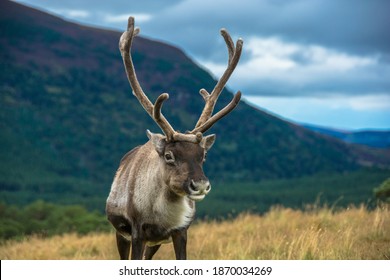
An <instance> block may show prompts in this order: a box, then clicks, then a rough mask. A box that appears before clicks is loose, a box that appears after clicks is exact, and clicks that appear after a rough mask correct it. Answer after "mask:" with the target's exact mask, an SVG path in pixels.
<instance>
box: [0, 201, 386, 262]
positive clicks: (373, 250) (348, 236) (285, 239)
mask: <svg viewBox="0 0 390 280" xmlns="http://www.w3.org/2000/svg"><path fill="white" fill-rule="evenodd" d="M114 235H115V234H114V233H99V234H97V233H96V234H89V235H85V236H78V235H76V234H66V235H63V236H54V237H51V238H46V239H45V238H39V237H28V238H26V239H25V240H22V241H7V242H5V243H3V244H2V245H1V246H0V258H1V259H2V260H5V259H55V260H56V259H89V260H90V259H99V260H100V259H117V258H118V255H117V251H116V246H115V238H114ZM173 258H174V253H173V247H172V244H167V245H163V246H162V247H161V248H160V250H159V251H158V252H157V254H156V255H155V259H173ZM188 258H189V259H225V260H227V259H283V260H285V259H287V260H288V259H329V260H340V259H390V210H389V209H388V208H385V207H382V208H377V209H376V210H373V211H368V210H366V208H365V207H360V208H351V209H346V210H341V211H337V212H333V211H331V209H328V208H320V209H315V207H313V208H312V209H308V210H306V211H299V210H292V209H286V208H273V209H272V210H270V211H269V212H268V213H266V214H265V215H262V216H258V215H252V214H241V215H240V216H238V217H237V218H235V219H234V220H230V221H222V222H216V221H209V222H199V223H196V224H194V225H192V226H191V228H190V230H189V238H188Z"/></svg>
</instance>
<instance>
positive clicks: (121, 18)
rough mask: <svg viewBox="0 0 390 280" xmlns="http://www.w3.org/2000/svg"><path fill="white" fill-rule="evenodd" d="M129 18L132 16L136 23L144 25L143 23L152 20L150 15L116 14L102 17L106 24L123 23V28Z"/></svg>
mask: <svg viewBox="0 0 390 280" xmlns="http://www.w3.org/2000/svg"><path fill="white" fill-rule="evenodd" d="M129 16H133V17H135V18H136V19H137V23H144V22H147V21H149V20H151V19H152V15H150V14H134V13H133V14H130V13H128V14H119V15H118V14H117V15H111V14H107V15H104V22H106V23H124V26H126V25H125V23H127V19H128V18H129Z"/></svg>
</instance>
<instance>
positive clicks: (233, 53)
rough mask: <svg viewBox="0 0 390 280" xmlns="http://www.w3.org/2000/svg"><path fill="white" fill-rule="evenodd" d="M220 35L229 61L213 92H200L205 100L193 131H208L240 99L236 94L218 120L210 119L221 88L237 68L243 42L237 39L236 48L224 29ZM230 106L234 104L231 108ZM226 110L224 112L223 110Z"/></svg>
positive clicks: (232, 107)
mask: <svg viewBox="0 0 390 280" xmlns="http://www.w3.org/2000/svg"><path fill="white" fill-rule="evenodd" d="M221 35H222V37H223V38H224V40H225V43H226V46H227V49H228V54H229V60H228V66H227V68H226V70H225V72H224V73H223V75H222V77H221V78H220V79H219V81H218V82H217V84H216V85H215V87H214V89H213V91H212V92H211V94H209V93H208V92H207V91H206V90H205V89H201V90H200V94H201V95H202V97H203V99H204V100H205V102H206V104H205V107H204V109H203V111H202V114H201V116H200V117H199V120H198V122H197V123H196V125H195V129H194V130H193V132H194V131H201V132H205V131H206V130H207V129H209V128H210V127H211V126H212V125H213V124H214V123H215V122H216V121H217V120H219V119H221V118H222V117H223V116H225V115H226V114H228V113H229V112H230V111H231V110H233V109H234V108H235V106H236V105H237V104H235V102H237V103H238V101H239V100H240V98H241V93H239V94H238V93H237V94H236V95H235V96H234V97H233V100H232V101H231V102H230V103H229V105H227V106H226V107H225V108H224V109H223V110H221V114H219V113H218V118H212V119H210V118H211V115H212V114H213V111H214V107H215V104H216V102H217V100H218V97H219V95H220V94H221V92H222V90H223V88H224V87H225V85H226V83H227V81H228V80H229V78H230V76H231V74H232V73H233V71H234V69H235V68H236V66H237V63H238V61H239V60H240V57H241V52H242V45H243V41H242V39H238V40H237V43H236V46H234V43H233V40H232V38H231V36H230V35H229V33H228V32H227V30H226V29H221ZM232 104H235V105H234V106H232ZM225 109H226V110H225ZM209 120H212V122H211V121H210V122H209V123H208V124H207V125H204V124H205V123H206V122H208V121H209Z"/></svg>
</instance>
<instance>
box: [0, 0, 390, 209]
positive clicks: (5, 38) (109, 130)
mask: <svg viewBox="0 0 390 280" xmlns="http://www.w3.org/2000/svg"><path fill="white" fill-rule="evenodd" d="M0 26H1V28H0V66H1V68H0V133H1V138H0V155H1V161H0V194H1V197H0V201H2V202H5V203H7V204H19V205H25V204H28V203H30V202H33V201H35V200H36V199H38V198H39V199H43V200H46V201H51V202H56V203H62V204H70V203H71V204H83V205H86V206H87V207H88V208H89V209H100V210H101V209H103V208H104V200H105V197H106V196H107V194H108V191H109V188H110V184H111V180H112V177H113V175H114V172H115V170H116V168H117V166H118V164H119V160H120V159H121V157H122V156H123V155H124V154H125V153H126V152H127V151H128V150H130V149H132V148H133V147H135V146H136V145H140V144H142V143H144V142H145V141H146V140H147V137H146V135H145V130H146V129H150V130H152V131H155V132H159V129H158V127H157V126H156V125H155V124H154V123H153V121H151V120H150V118H149V116H148V115H147V113H146V112H144V111H143V109H142V108H141V106H140V105H139V103H138V101H137V100H136V99H135V98H134V97H133V96H132V94H131V89H130V86H129V84H128V82H127V79H126V76H125V72H124V69H123V64H122V60H121V57H120V53H119V50H118V40H119V37H120V35H121V34H120V33H118V32H113V31H107V30H99V29H94V28H90V27H85V26H80V25H77V24H73V23H69V22H66V21H63V20H61V19H59V18H56V17H54V16H51V15H48V14H45V13H43V12H40V11H37V10H34V9H31V8H26V7H24V6H21V5H19V4H16V3H14V2H10V1H1V2H0ZM124 28H125V27H124ZM223 51H225V50H223ZM133 57H134V63H135V67H136V70H137V74H138V77H139V80H140V82H141V84H142V85H143V88H144V90H145V91H146V92H147V93H148V94H149V96H150V98H151V99H152V100H154V99H155V98H156V97H157V96H158V95H159V94H160V93H162V92H169V93H170V96H171V98H170V99H169V101H167V102H166V104H164V114H165V116H166V117H167V118H168V119H169V121H170V122H171V123H172V125H173V126H174V127H175V128H176V129H178V130H181V131H185V130H188V129H192V128H193V127H194V125H195V123H196V120H197V118H198V116H199V115H200V112H201V110H202V108H203V99H202V98H201V96H200V95H199V94H198V91H199V89H200V88H202V87H204V88H206V89H207V90H211V89H212V88H213V87H214V85H215V81H214V80H213V79H212V77H211V75H210V74H209V73H208V72H207V71H205V70H204V69H201V68H199V66H198V65H197V64H195V63H194V62H193V61H191V59H189V58H188V57H187V56H186V55H185V54H184V53H183V52H182V51H180V50H178V49H176V48H174V47H172V46H169V45H166V44H162V43H159V42H155V41H151V40H147V39H144V38H142V37H139V38H136V40H135V42H134V47H133ZM244 94H245V93H244ZM230 99H231V93H230V92H228V91H225V92H224V93H223V94H222V96H221V98H220V101H219V104H218V106H217V108H216V109H217V110H218V108H220V107H222V106H224V105H225V104H226V103H227V102H229V101H230ZM210 133H216V134H217V142H216V144H215V145H214V147H213V149H212V150H211V151H210V153H209V156H208V161H207V164H206V166H205V169H206V173H207V175H208V177H209V178H210V180H211V181H212V182H213V181H216V182H227V181H229V182H230V183H234V182H240V181H245V182H258V181H263V180H269V179H280V178H285V179H288V178H297V177H301V176H309V175H314V174H318V173H322V174H324V173H325V174H326V173H340V172H346V171H353V170H357V169H359V168H361V167H363V166H370V167H373V166H380V167H386V166H387V167H388V166H389V161H390V156H389V151H388V150H374V149H369V148H363V147H358V146H354V145H350V144H346V143H343V142H341V141H338V140H335V139H330V138H328V137H323V136H321V135H319V134H316V133H313V132H311V131H308V130H306V129H304V128H302V127H298V126H295V125H293V124H291V123H288V122H285V121H282V120H280V119H278V118H275V117H273V116H271V115H268V114H266V113H265V112H263V111H260V110H257V109H255V108H252V107H250V106H249V105H248V104H246V103H244V102H241V103H240V104H239V106H238V108H237V109H236V110H235V111H234V112H233V113H232V114H230V115H229V116H228V117H226V118H224V119H223V120H221V121H220V122H218V124H216V125H215V127H213V129H212V131H210Z"/></svg>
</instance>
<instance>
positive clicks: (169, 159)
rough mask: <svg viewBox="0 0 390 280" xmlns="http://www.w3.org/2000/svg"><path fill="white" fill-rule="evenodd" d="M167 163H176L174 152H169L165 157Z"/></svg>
mask: <svg viewBox="0 0 390 280" xmlns="http://www.w3.org/2000/svg"><path fill="white" fill-rule="evenodd" d="M164 158H165V161H166V163H174V162H175V157H174V156H173V153H172V152H167V153H165V155H164Z"/></svg>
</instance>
